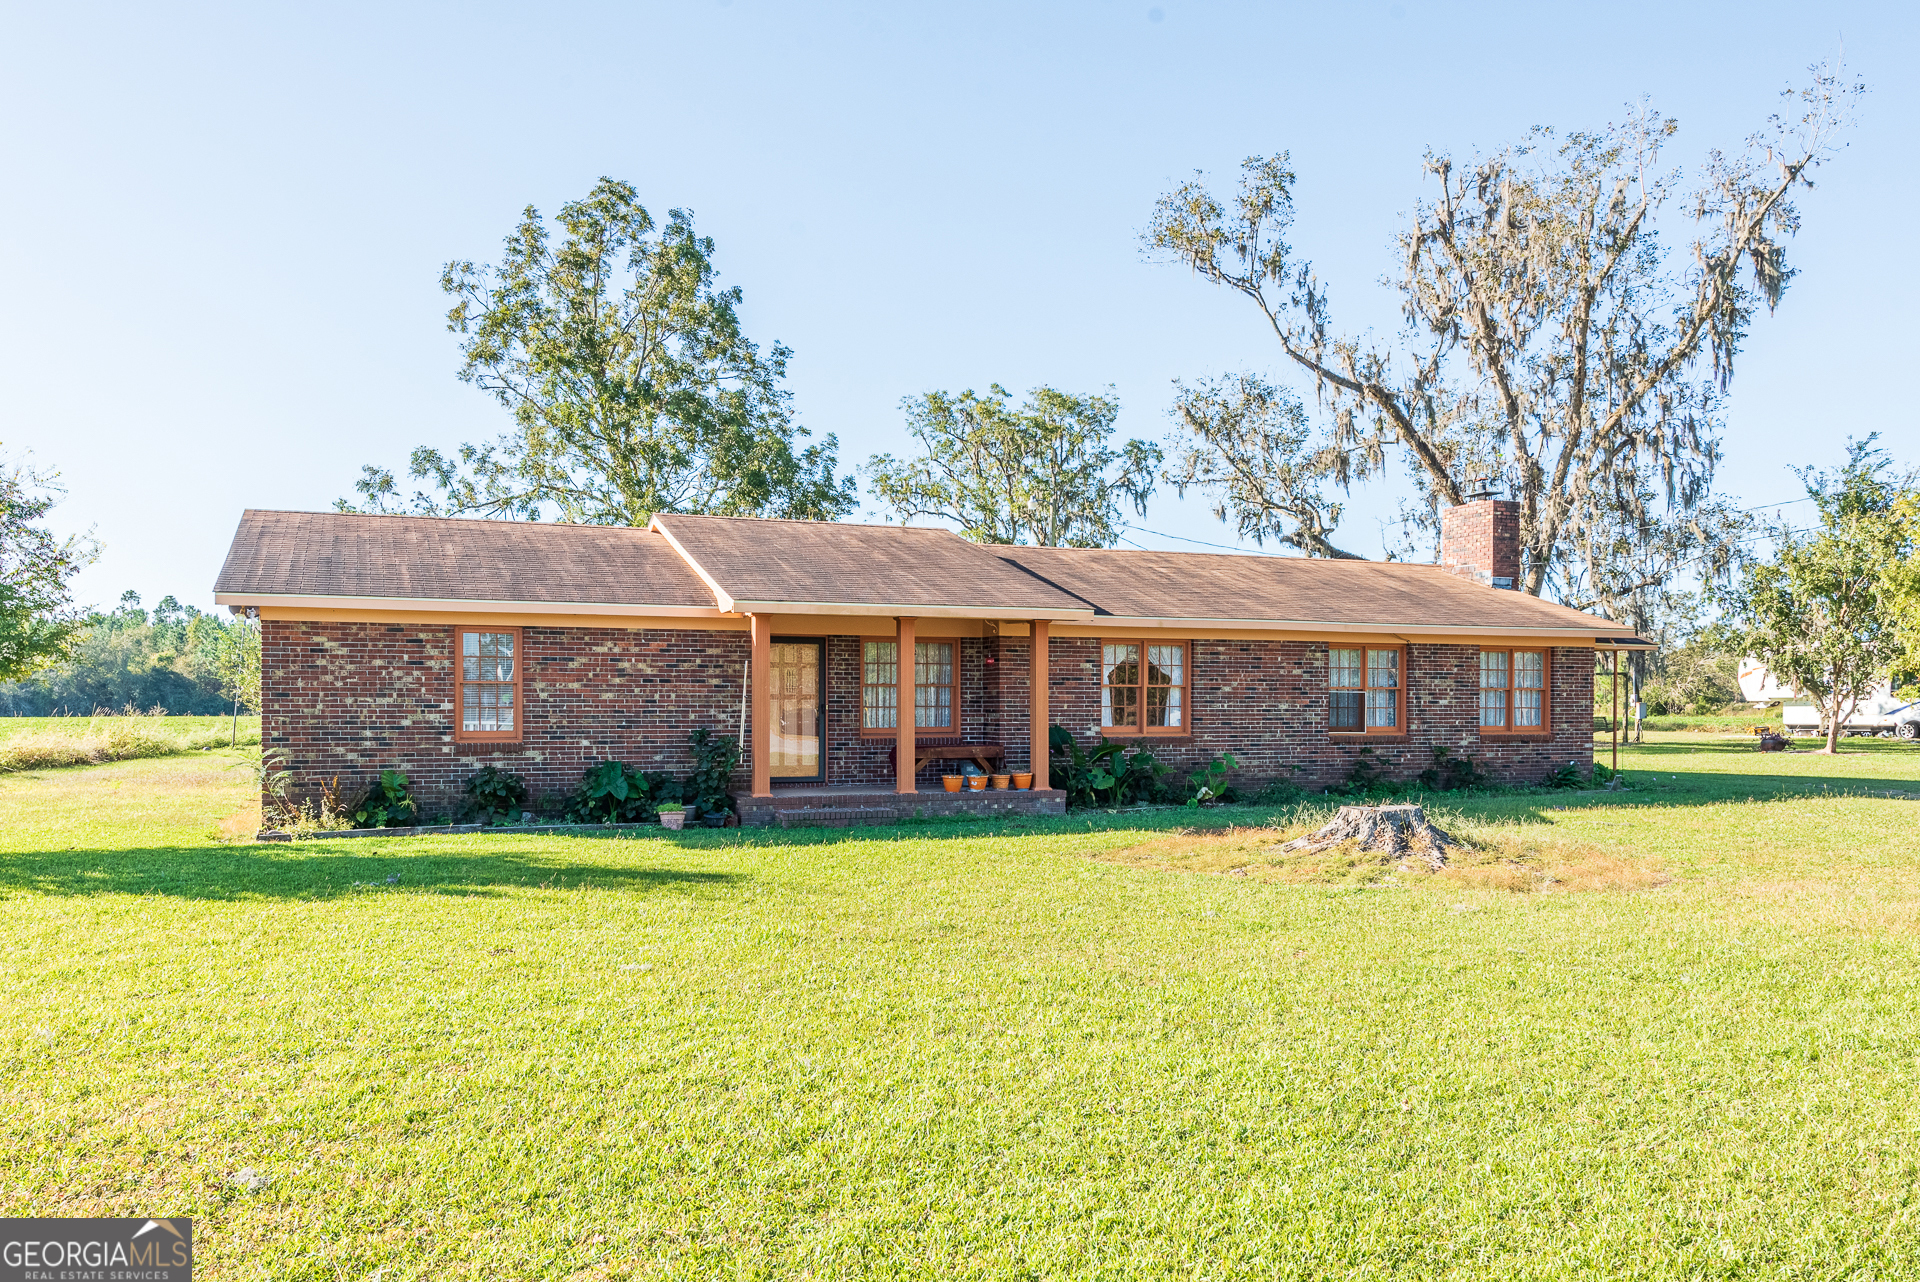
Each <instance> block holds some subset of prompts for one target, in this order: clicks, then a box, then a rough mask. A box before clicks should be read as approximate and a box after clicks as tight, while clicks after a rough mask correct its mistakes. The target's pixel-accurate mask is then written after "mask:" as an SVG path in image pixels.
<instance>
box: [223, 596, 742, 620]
mask: <svg viewBox="0 0 1920 1282" xmlns="http://www.w3.org/2000/svg"><path fill="white" fill-rule="evenodd" d="M213 600H214V604H216V605H226V606H234V605H238V606H248V605H253V606H276V607H292V608H296V609H312V610H393V611H405V612H408V613H415V614H585V615H596V614H597V615H636V614H638V615H646V614H651V615H657V616H661V617H668V618H680V619H720V618H725V617H726V612H725V611H724V610H717V609H715V608H714V607H712V606H710V605H625V604H616V603H612V602H606V601H487V600H482V599H472V600H458V599H455V598H452V597H389V596H309V595H295V594H287V593H274V592H216V593H214V596H213Z"/></svg>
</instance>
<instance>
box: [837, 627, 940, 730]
mask: <svg viewBox="0 0 1920 1282" xmlns="http://www.w3.org/2000/svg"><path fill="white" fill-rule="evenodd" d="M955 649H956V646H955V643H954V642H952V641H916V642H914V643H913V724H914V728H915V729H916V730H926V731H930V732H933V733H935V734H939V733H946V734H958V733H959V731H958V730H957V729H956V728H955V727H956V725H957V724H958V722H957V719H956V713H955V709H956V708H957V707H958V706H959V704H958V700H957V699H956V698H955V697H954V694H955V691H954V677H955V673H956V671H957V670H958V656H957V655H956V654H955ZM860 683H861V686H860V730H861V733H863V734H869V733H870V734H881V733H887V732H893V731H897V729H898V727H899V725H900V643H899V642H897V641H863V642H861V645H860Z"/></svg>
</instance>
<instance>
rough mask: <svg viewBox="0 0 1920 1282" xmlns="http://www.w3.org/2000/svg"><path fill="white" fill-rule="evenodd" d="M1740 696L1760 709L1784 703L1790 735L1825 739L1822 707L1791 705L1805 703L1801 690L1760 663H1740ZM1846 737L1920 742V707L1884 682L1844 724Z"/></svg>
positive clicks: (1783, 715) (1783, 724) (1785, 725)
mask: <svg viewBox="0 0 1920 1282" xmlns="http://www.w3.org/2000/svg"><path fill="white" fill-rule="evenodd" d="M1740 696H1741V697H1742V698H1744V699H1749V700H1751V701H1752V702H1753V703H1754V704H1755V706H1757V707H1765V706H1767V705H1768V704H1769V703H1772V702H1773V701H1775V700H1779V701H1780V726H1781V729H1783V730H1785V731H1786V732H1787V733H1788V734H1790V735H1792V734H1803V735H1811V734H1817V735H1821V736H1823V737H1824V736H1825V735H1826V733H1827V727H1826V722H1825V721H1824V720H1823V719H1822V718H1821V716H1820V709H1819V707H1818V706H1816V705H1814V704H1811V703H1794V702H1790V701H1791V700H1795V699H1804V698H1805V697H1806V696H1805V695H1804V694H1802V693H1801V692H1800V691H1799V690H1796V689H1793V688H1792V687H1790V686H1786V685H1783V684H1782V683H1781V681H1780V679H1779V678H1777V677H1775V676H1774V675H1773V674H1772V673H1771V672H1769V671H1767V670H1766V668H1765V667H1763V666H1762V665H1761V663H1760V661H1759V660H1758V659H1752V658H1748V659H1742V660H1741V661H1740ZM1840 733H1841V734H1844V735H1879V736H1881V737H1882V738H1895V737H1898V738H1901V739H1907V740H1916V739H1920V703H1915V702H1912V701H1911V700H1907V699H1902V698H1900V697H1899V696H1897V695H1895V694H1894V692H1893V683H1892V682H1891V681H1882V682H1880V683H1879V684H1877V685H1875V686H1874V687H1873V689H1872V690H1869V691H1868V692H1867V697H1866V698H1864V699H1862V700H1861V701H1860V704H1859V706H1858V707H1856V708H1855V709H1854V710H1853V713H1852V714H1851V715H1850V716H1848V717H1847V719H1846V720H1845V721H1844V722H1842V723H1841V726H1840Z"/></svg>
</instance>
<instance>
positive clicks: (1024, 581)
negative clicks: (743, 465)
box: [652, 513, 1093, 619]
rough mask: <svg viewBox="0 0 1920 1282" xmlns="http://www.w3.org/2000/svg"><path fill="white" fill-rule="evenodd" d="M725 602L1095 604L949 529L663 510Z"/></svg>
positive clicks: (668, 531) (1087, 610) (983, 606)
mask: <svg viewBox="0 0 1920 1282" xmlns="http://www.w3.org/2000/svg"><path fill="white" fill-rule="evenodd" d="M652 528H654V529H656V530H659V531H660V532H661V533H663V534H664V535H666V537H667V538H668V539H670V540H672V542H673V545H674V546H675V547H677V548H678V549H679V550H680V551H681V553H682V554H683V555H684V556H685V557H686V558H687V560H688V562H689V563H690V564H692V565H693V567H694V568H695V569H696V570H697V571H698V572H699V574H700V576H701V577H702V578H703V579H704V580H705V581H706V582H707V584H708V585H709V586H710V587H711V588H712V589H713V591H714V594H715V595H716V596H717V597H719V599H720V602H721V605H722V607H723V608H725V609H729V610H744V611H754V610H766V611H770V612H780V611H784V610H804V611H806V612H809V613H811V612H822V613H840V614H909V613H913V612H914V611H920V612H923V613H935V614H938V613H953V614H962V613H963V614H967V615H970V616H973V617H979V616H981V615H986V616H988V617H994V616H1006V617H1009V618H1026V617H1035V618H1054V619H1089V618H1091V617H1092V616H1093V611H1092V609H1091V607H1089V606H1088V605H1087V603H1086V602H1084V601H1081V600H1079V599H1077V598H1075V597H1073V596H1072V595H1070V594H1069V593H1067V592H1063V591H1062V590H1060V589H1059V588H1057V587H1055V586H1053V585H1052V584H1049V583H1047V582H1045V581H1044V580H1042V579H1039V578H1036V577H1035V576H1034V575H1032V574H1029V573H1027V572H1026V571H1025V570H1023V569H1022V568H1021V567H1020V566H1018V565H1015V564H1013V563H1011V562H1009V561H1007V560H1006V559H1004V558H1003V557H1000V556H997V555H995V553H996V551H997V550H998V549H992V548H987V547H984V546H982V545H980V544H978V543H970V542H968V541H967V540H966V539H963V538H961V537H960V536H959V535H957V534H955V533H953V531H951V530H942V529H934V528H931V527H927V526H900V525H854V524H851V523H844V522H837V521H779V520H764V519H760V518H756V517H736V516H687V515H684V514H680V513H662V514H660V515H658V516H656V517H654V518H653V527H652Z"/></svg>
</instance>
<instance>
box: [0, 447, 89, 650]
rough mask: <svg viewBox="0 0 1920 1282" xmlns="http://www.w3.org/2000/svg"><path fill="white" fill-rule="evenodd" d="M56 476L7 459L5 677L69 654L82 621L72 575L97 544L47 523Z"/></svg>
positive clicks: (2, 615)
mask: <svg viewBox="0 0 1920 1282" xmlns="http://www.w3.org/2000/svg"><path fill="white" fill-rule="evenodd" d="M57 481H58V478H57V477H55V476H51V475H47V474H44V473H40V472H35V471H33V470H32V469H30V468H28V467H27V466H25V465H24V464H16V465H13V466H11V467H0V681H15V680H18V679H20V678H21V677H24V676H27V675H28V674H29V673H32V672H35V671H37V670H39V669H41V668H44V667H47V666H48V665H50V664H54V663H57V662H59V661H60V660H61V659H63V658H65V657H66V656H67V654H68V653H69V652H70V651H71V650H72V648H73V643H74V639H75V638H76V637H77V636H78V635H79V632H80V628H81V626H82V621H81V617H80V614H79V612H78V611H76V610H75V609H74V608H73V591H72V582H73V576H74V575H76V574H78V573H80V571H81V570H82V569H83V568H84V567H85V566H86V565H87V564H88V563H89V562H90V561H92V560H93V558H94V556H95V555H96V551H97V549H96V547H95V545H94V543H93V542H92V540H91V539H82V538H69V539H66V540H64V541H63V540H61V539H58V538H56V537H54V535H53V534H52V533H51V532H50V531H49V530H47V529H46V527H44V526H43V525H41V524H40V522H41V521H42V520H44V519H45V517H46V515H47V513H48V512H49V511H51V510H52V508H53V505H54V504H55V503H56V502H58V501H59V497H60V490H59V487H58V484H57Z"/></svg>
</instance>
